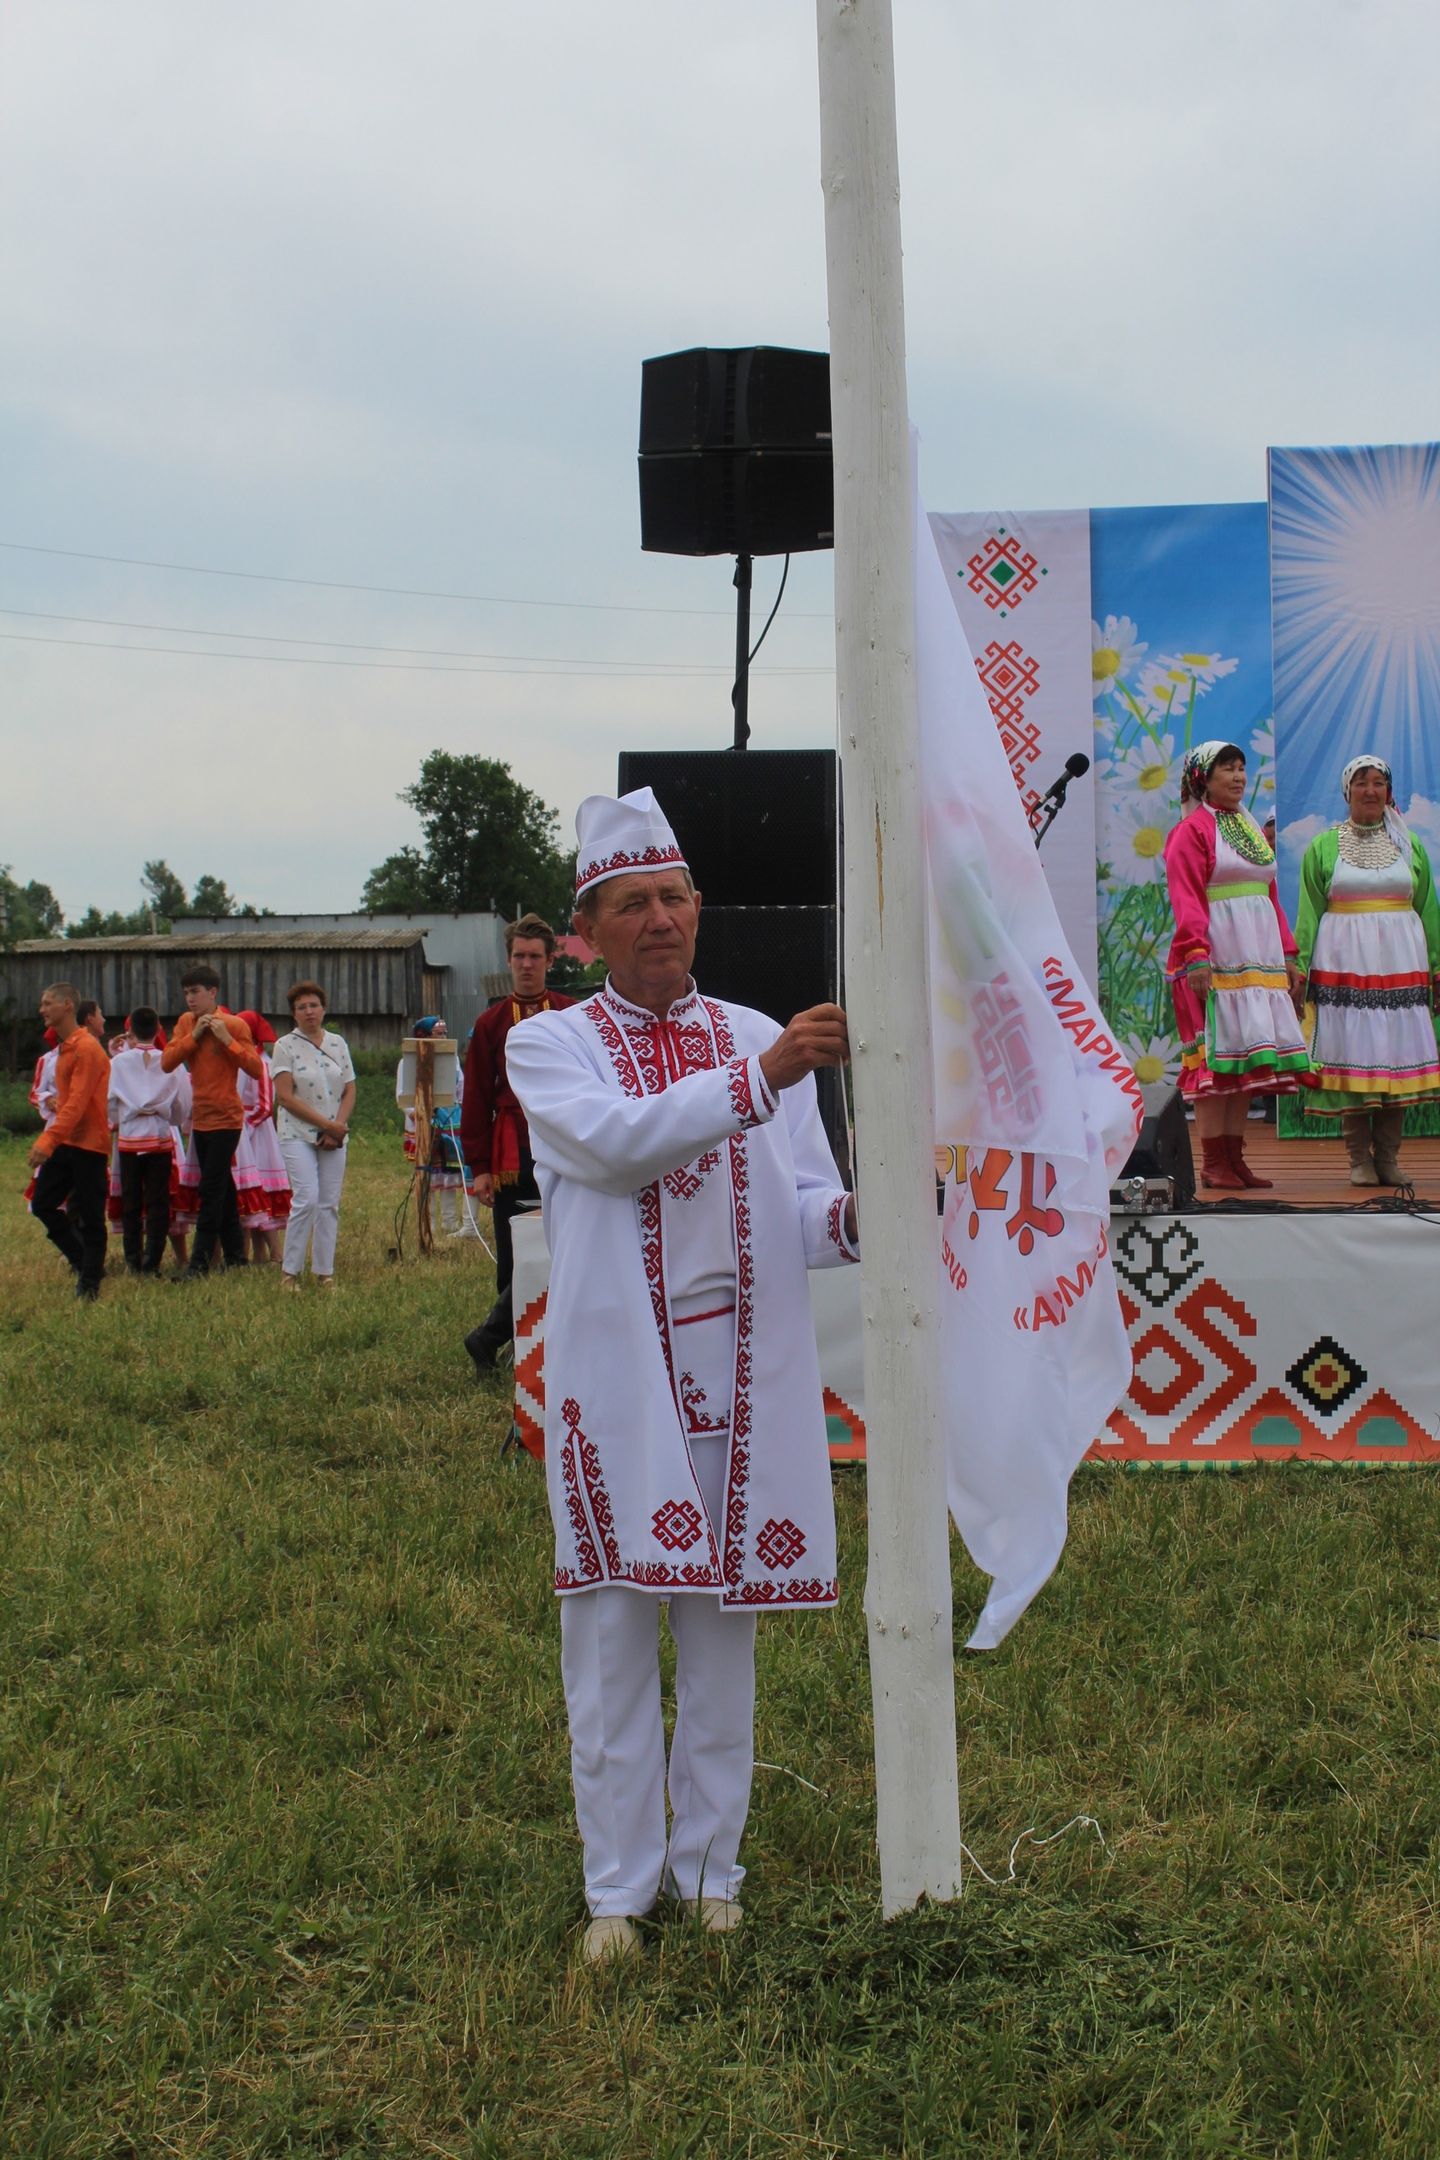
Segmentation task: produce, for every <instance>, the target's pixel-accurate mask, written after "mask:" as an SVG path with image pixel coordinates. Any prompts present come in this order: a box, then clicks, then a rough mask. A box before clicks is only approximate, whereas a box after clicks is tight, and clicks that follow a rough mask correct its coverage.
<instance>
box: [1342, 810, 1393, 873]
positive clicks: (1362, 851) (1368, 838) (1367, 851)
mask: <svg viewBox="0 0 1440 2160" xmlns="http://www.w3.org/2000/svg"><path fill="white" fill-rule="evenodd" d="M1336 829H1337V831H1338V833H1339V837H1340V853H1341V854H1342V855H1343V856H1344V858H1345V860H1346V862H1347V863H1349V864H1350V865H1351V866H1352V867H1353V868H1354V869H1356V870H1388V869H1389V867H1390V865H1391V863H1393V862H1394V860H1395V858H1396V856H1397V855H1398V854H1399V853H1400V850H1399V848H1398V847H1396V845H1395V842H1394V841H1393V840H1392V839H1391V837H1390V835H1389V832H1388V831H1387V830H1386V827H1385V821H1384V819H1383V818H1382V819H1381V821H1380V822H1379V824H1377V825H1357V824H1356V823H1355V820H1354V818H1348V817H1347V818H1346V820H1345V822H1344V824H1343V825H1340V826H1338V827H1337V828H1336Z"/></svg>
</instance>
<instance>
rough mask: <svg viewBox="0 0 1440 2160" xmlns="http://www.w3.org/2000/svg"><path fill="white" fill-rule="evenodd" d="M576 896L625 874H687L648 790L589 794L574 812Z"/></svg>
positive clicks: (678, 845)
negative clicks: (681, 872) (655, 871)
mask: <svg viewBox="0 0 1440 2160" xmlns="http://www.w3.org/2000/svg"><path fill="white" fill-rule="evenodd" d="M575 838H576V841H577V843H578V853H577V854H576V857H575V897H576V899H577V900H578V899H579V897H580V895H581V893H583V892H589V891H590V889H591V888H592V887H593V886H596V885H603V884H604V882H605V880H606V878H613V877H623V876H624V874H625V872H626V871H627V870H675V869H679V870H686V869H688V868H689V864H688V863H687V862H686V860H685V857H684V856H683V855H682V854H681V852H680V843H679V841H678V840H677V839H676V838H675V835H674V833H673V832H672V831H671V830H670V821H669V819H668V818H667V817H666V815H665V813H664V811H663V810H662V809H661V808H660V805H659V803H658V802H656V800H655V795H654V791H653V789H651V788H648V787H642V788H634V789H632V791H631V792H630V794H628V795H587V796H586V797H585V800H584V802H582V803H581V805H580V808H579V809H578V810H577V811H576V813H575Z"/></svg>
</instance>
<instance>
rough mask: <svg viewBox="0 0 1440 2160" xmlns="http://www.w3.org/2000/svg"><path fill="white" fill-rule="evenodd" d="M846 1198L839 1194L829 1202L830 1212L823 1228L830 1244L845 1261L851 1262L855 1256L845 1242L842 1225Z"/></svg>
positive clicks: (845, 1195)
mask: <svg viewBox="0 0 1440 2160" xmlns="http://www.w3.org/2000/svg"><path fill="white" fill-rule="evenodd" d="M847 1198H848V1195H847V1194H845V1193H840V1194H838V1195H837V1196H836V1198H835V1199H833V1200H832V1201H831V1203H830V1211H829V1213H828V1214H827V1216H826V1218H825V1228H826V1231H827V1232H828V1234H829V1238H830V1242H831V1244H832V1245H838V1247H839V1248H840V1250H841V1252H842V1253H844V1255H845V1258H846V1259H847V1260H853V1259H854V1258H855V1255H854V1253H853V1252H851V1250H850V1247H849V1246H848V1245H847V1244H846V1242H845V1229H844V1224H845V1202H846V1199H847Z"/></svg>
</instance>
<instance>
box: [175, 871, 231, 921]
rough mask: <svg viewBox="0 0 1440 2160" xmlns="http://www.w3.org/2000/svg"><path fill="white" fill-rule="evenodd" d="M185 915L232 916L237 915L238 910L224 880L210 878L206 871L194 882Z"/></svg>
mask: <svg viewBox="0 0 1440 2160" xmlns="http://www.w3.org/2000/svg"><path fill="white" fill-rule="evenodd" d="M187 913H189V914H191V915H234V914H236V913H238V910H237V908H236V905H235V899H234V895H233V894H232V893H231V891H230V888H229V886H228V885H227V884H226V883H225V880H224V878H218V877H211V876H210V875H209V873H208V871H207V873H206V875H205V876H204V877H202V878H197V879H196V881H195V890H194V892H193V893H192V894H191V895H190V906H189V908H188V910H187Z"/></svg>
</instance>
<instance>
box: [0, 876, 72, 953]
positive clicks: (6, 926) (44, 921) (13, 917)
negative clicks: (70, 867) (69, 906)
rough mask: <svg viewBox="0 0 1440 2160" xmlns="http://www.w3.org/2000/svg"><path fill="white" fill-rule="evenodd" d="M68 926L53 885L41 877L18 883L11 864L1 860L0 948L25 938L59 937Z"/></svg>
mask: <svg viewBox="0 0 1440 2160" xmlns="http://www.w3.org/2000/svg"><path fill="white" fill-rule="evenodd" d="M64 927H65V916H64V913H63V912H62V910H61V906H60V903H59V901H58V900H57V899H56V897H55V895H54V893H53V892H51V890H50V887H49V886H48V885H42V884H41V883H40V880H39V879H38V878H31V879H30V881H29V883H28V884H26V885H17V884H16V882H15V880H14V878H13V877H12V876H11V874H10V865H9V864H8V863H0V947H9V946H11V945H14V944H16V943H17V942H18V941H19V940H20V939H21V938H41V937H59V935H60V933H61V931H62V930H63V929H64Z"/></svg>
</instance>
